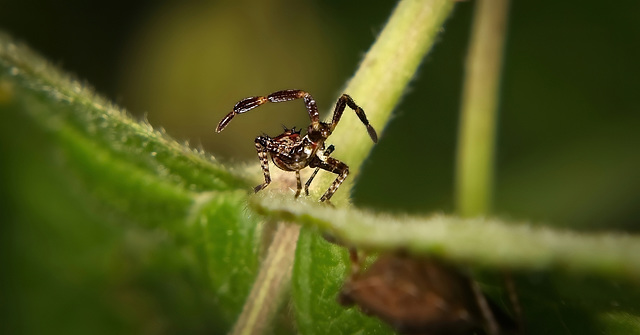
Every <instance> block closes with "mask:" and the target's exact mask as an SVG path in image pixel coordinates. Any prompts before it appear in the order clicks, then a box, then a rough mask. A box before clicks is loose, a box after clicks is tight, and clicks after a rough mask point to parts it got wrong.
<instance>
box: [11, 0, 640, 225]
mask: <svg viewBox="0 0 640 335" xmlns="http://www.w3.org/2000/svg"><path fill="white" fill-rule="evenodd" d="M473 4H474V3H473V1H469V2H461V3H458V4H457V5H456V6H457V8H456V10H455V12H454V15H453V16H452V17H451V18H450V19H449V20H448V22H447V23H446V25H445V29H444V30H443V32H442V34H441V35H440V41H439V42H438V43H437V44H436V45H435V47H434V49H433V51H432V52H431V53H430V54H429V55H428V57H427V59H426V60H425V61H424V63H423V65H422V66H421V68H420V70H419V72H418V73H417V75H416V77H415V79H414V81H413V83H412V84H411V86H410V89H409V90H408V91H407V93H406V95H405V98H404V99H403V101H402V103H401V104H400V105H399V106H398V107H397V108H396V110H395V112H394V115H395V117H394V118H393V119H392V121H391V122H390V123H389V124H388V125H387V126H386V127H385V128H384V130H383V129H380V128H381V127H382V125H374V126H375V127H377V128H378V131H379V133H381V134H382V135H381V141H380V143H379V144H378V145H377V146H375V147H374V150H373V153H372V155H371V157H370V159H369V160H368V162H367V163H366V164H365V165H364V167H363V171H362V174H361V175H360V177H359V182H358V184H357V187H356V189H355V191H354V199H355V202H356V203H357V204H358V205H360V206H363V207H369V208H374V209H376V210H381V211H383V210H384V211H398V212H414V213H428V212H433V211H444V212H452V211H453V192H452V190H453V171H454V163H455V162H454V157H455V156H454V151H455V143H456V135H457V134H456V129H457V122H458V109H459V101H460V92H461V81H462V77H463V70H464V60H465V55H466V47H467V42H468V38H469V29H470V21H471V14H472V10H473ZM393 6H394V2H390V1H388V2H382V1H381V2H371V1H366V2H365V1H352V2H344V1H336V0H333V1H293V0H274V1H269V2H264V1H249V0H241V1H208V2H204V1H134V2H129V1H127V2H125V1H109V2H102V1H98V2H86V1H77V0H75V1H64V2H53V1H7V0H5V1H3V2H2V3H0V28H2V29H4V30H6V31H8V32H9V33H10V34H12V35H13V36H14V37H16V38H18V39H21V40H23V41H25V42H26V43H28V44H29V45H30V46H31V47H33V48H34V49H36V50H37V51H39V52H41V53H42V54H43V55H44V56H45V57H47V58H49V59H50V60H52V61H53V62H54V63H56V64H59V65H61V67H62V68H64V69H65V70H67V71H69V72H72V73H75V74H76V75H77V76H78V77H79V78H81V79H83V80H86V82H88V83H89V84H91V85H93V86H95V87H96V89H97V91H98V92H100V93H102V94H104V95H106V96H107V97H108V98H110V99H112V100H114V101H115V102H117V103H118V104H120V105H122V106H123V107H125V108H127V109H128V110H129V112H130V113H132V114H133V115H135V116H136V117H138V118H147V119H148V120H149V121H150V123H151V124H152V125H154V126H156V127H164V128H165V129H166V130H167V132H168V133H169V134H170V135H172V136H173V137H175V138H177V139H179V140H189V141H190V143H191V144H192V145H193V146H196V147H199V146H201V147H203V148H204V149H206V150H207V151H209V152H211V153H213V154H214V155H216V156H217V157H220V158H223V159H225V160H227V161H230V162H238V161H242V162H244V161H248V162H251V163H255V171H256V174H259V173H260V169H259V166H258V161H257V159H255V150H254V146H253V143H252V142H253V138H254V137H255V136H256V135H259V134H261V133H263V132H264V133H267V134H271V135H276V134H278V133H279V131H280V129H281V126H282V125H285V126H288V127H291V126H298V127H303V126H306V125H307V124H308V118H307V116H306V113H305V112H304V109H303V108H302V105H301V104H299V103H290V104H277V105H268V106H264V107H261V110H256V111H255V112H252V113H251V114H250V115H245V116H243V117H241V118H238V119H237V120H236V121H234V124H233V125H231V126H230V127H229V128H227V129H226V130H225V132H223V133H221V134H215V133H214V128H215V126H216V124H217V122H218V121H219V120H220V118H221V117H222V116H224V115H225V114H226V113H228V112H229V111H230V108H232V106H233V105H234V104H235V103H236V102H237V101H238V100H240V99H241V98H244V97H246V96H251V95H263V94H268V93H270V92H273V91H276V90H280V89H287V88H301V89H305V90H307V91H309V92H311V93H312V94H313V95H314V97H315V98H316V100H317V101H318V103H319V106H320V108H321V109H322V110H323V111H325V112H327V111H328V110H329V109H330V108H331V107H332V106H333V104H334V102H335V99H336V98H337V96H338V94H339V93H340V92H341V88H342V87H343V86H344V84H345V82H346V81H347V80H348V78H349V77H350V76H351V75H352V74H353V73H354V71H355V69H356V67H357V65H358V63H359V61H360V60H361V58H362V55H363V54H364V53H365V52H366V51H367V49H368V47H369V46H370V45H371V44H372V43H373V41H374V39H375V37H376V35H377V33H378V32H379V31H380V29H381V28H382V27H383V24H384V23H385V19H386V18H387V17H388V15H389V13H390V12H391V10H392V8H393ZM509 21H510V27H509V36H508V40H507V46H506V57H505V59H506V62H505V64H504V77H503V83H502V100H501V101H502V104H501V109H500V124H499V135H498V150H497V171H496V183H497V184H496V189H495V196H496V198H495V203H494V213H496V214H497V215H501V216H505V217H510V218H516V219H521V218H527V219H532V220H534V221H539V222H549V223H553V224H558V225H563V226H567V227H579V228H581V229H626V230H634V231H637V230H638V229H640V206H639V205H638V203H639V200H640V149H639V148H640V103H639V102H638V101H639V100H638V88H640V62H638V60H639V59H640V25H638V22H640V2H638V1H632V0H628V1H622V2H616V4H615V5H609V6H606V5H605V4H604V3H602V2H601V1H582V2H557V1H551V0H545V1H536V2H527V1H514V2H513V3H512V7H511V15H510V19H509ZM357 102H358V103H359V104H360V105H362V106H363V107H364V109H365V111H366V107H367V101H366V97H358V101H357ZM338 131H351V130H346V129H341V128H340V127H338ZM353 131H361V130H360V129H356V130H353ZM334 156H335V157H337V158H338V159H339V158H340V148H337V149H336V152H335V154H334ZM347 163H348V162H347Z"/></svg>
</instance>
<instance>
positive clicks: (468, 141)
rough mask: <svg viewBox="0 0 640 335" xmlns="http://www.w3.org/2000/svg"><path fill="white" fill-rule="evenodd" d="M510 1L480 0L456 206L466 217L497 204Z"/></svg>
mask: <svg viewBox="0 0 640 335" xmlns="http://www.w3.org/2000/svg"><path fill="white" fill-rule="evenodd" d="M507 9H508V0H478V1H477V2H476V9H475V15H474V19H473V26H472V30H471V31H472V36H471V44H470V48H469V55H468V58H467V69H466V75H465V81H464V91H463V96H462V107H461V118H460V128H459V129H460V130H459V135H458V156H457V166H456V207H457V211H458V214H460V215H462V216H476V215H481V214H487V213H488V212H489V211H490V209H491V198H492V185H493V168H494V167H493V159H494V148H495V137H496V136H495V135H496V114H497V109H498V97H499V94H498V89H499V86H500V72H501V66H502V54H503V46H504V40H505V35H506V23H507Z"/></svg>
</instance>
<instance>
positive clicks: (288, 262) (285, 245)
mask: <svg viewBox="0 0 640 335" xmlns="http://www.w3.org/2000/svg"><path fill="white" fill-rule="evenodd" d="M299 235H300V226H299V225H297V224H287V223H280V224H278V229H277V230H276V232H275V234H274V236H273V241H272V243H271V244H270V246H269V249H268V250H267V256H266V258H265V259H264V261H263V262H262V266H261V267H260V272H259V273H258V276H257V277H256V280H255V282H254V284H253V287H252V288H251V293H249V297H248V298H247V302H246V303H245V305H244V307H243V309H242V313H241V314H240V317H239V318H238V321H236V323H235V325H234V327H233V330H232V331H231V333H230V334H232V335H252V334H262V333H263V332H264V331H265V330H266V329H267V328H268V327H269V326H270V324H271V322H270V321H271V320H272V319H273V317H274V315H275V313H276V311H277V310H278V307H279V306H280V302H281V301H282V300H283V299H282V298H283V296H284V294H283V293H284V292H285V291H286V290H287V289H288V288H289V286H290V283H291V267H292V266H293V257H294V255H295V250H296V242H297V241H298V236H299Z"/></svg>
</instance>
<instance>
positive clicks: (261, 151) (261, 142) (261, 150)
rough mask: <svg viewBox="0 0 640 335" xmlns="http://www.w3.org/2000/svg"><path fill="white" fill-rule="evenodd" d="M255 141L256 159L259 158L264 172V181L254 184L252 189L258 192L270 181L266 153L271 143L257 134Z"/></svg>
mask: <svg viewBox="0 0 640 335" xmlns="http://www.w3.org/2000/svg"><path fill="white" fill-rule="evenodd" d="M255 143H256V151H258V159H259V160H260V166H261V167H262V173H264V183H262V184H260V185H258V186H256V187H255V188H254V189H253V190H254V192H256V193H258V191H260V190H262V189H263V188H265V187H267V185H269V183H271V174H270V173H269V159H268V157H267V156H268V155H267V147H268V146H269V144H270V143H271V139H270V138H268V137H262V136H258V137H256V140H255Z"/></svg>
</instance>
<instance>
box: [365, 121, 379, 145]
mask: <svg viewBox="0 0 640 335" xmlns="http://www.w3.org/2000/svg"><path fill="white" fill-rule="evenodd" d="M367 132H368V133H369V137H371V140H372V141H373V143H378V134H377V133H376V130H375V129H373V127H372V126H371V125H370V124H368V125H367Z"/></svg>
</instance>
